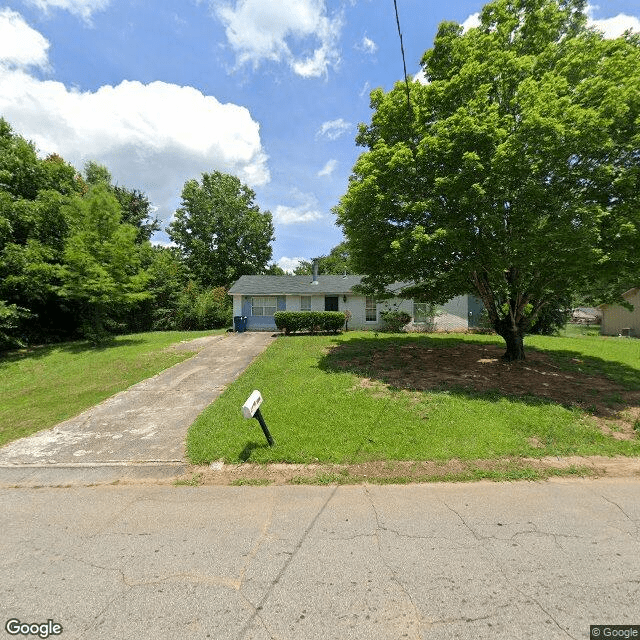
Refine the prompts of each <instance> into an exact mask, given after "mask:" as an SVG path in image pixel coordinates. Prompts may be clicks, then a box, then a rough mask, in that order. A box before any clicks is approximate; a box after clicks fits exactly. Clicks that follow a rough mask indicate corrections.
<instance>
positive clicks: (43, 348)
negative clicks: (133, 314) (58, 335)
mask: <svg viewBox="0 0 640 640" xmlns="http://www.w3.org/2000/svg"><path fill="white" fill-rule="evenodd" d="M143 343H144V338H118V337H117V336H114V337H112V338H109V339H107V340H105V341H104V342H101V343H100V344H98V345H96V344H93V343H92V342H89V341H88V340H79V341H74V342H58V343H54V344H46V345H35V346H32V347H24V348H22V349H15V350H13V351H4V352H0V367H2V366H3V365H7V364H9V363H12V362H19V361H20V360H26V359H35V360H39V359H41V358H46V357H47V356H49V355H51V354H52V353H54V352H62V353H69V354H73V355H76V354H81V353H86V352H92V353H99V352H101V351H106V350H107V349H111V348H113V347H131V346H135V345H140V344H143Z"/></svg>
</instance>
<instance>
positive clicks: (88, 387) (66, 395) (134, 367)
mask: <svg viewBox="0 0 640 640" xmlns="http://www.w3.org/2000/svg"><path fill="white" fill-rule="evenodd" d="M221 332H222V330H221V331H219V332H218V331H216V332H211V331H189V332H177V331H167V332H154V333H140V334H134V335H126V336H119V337H116V338H114V339H113V340H112V341H111V342H109V343H107V344H106V345H104V346H102V347H92V346H91V345H90V344H89V343H87V342H69V343H63V344H56V345H48V346H43V347H35V348H31V349H22V350H19V351H13V352H10V353H5V354H2V355H0V379H1V380H2V383H1V385H0V387H1V389H2V390H1V392H0V393H1V395H0V445H2V444H5V443H7V442H9V441H11V440H15V439H17V438H22V437H24V436H27V435H29V434H31V433H34V432H36V431H40V430H42V429H46V428H48V427H51V426H53V425H55V424H57V423H58V422H61V421H62V420H66V419H67V418H71V417H73V416H75V415H77V414H78V413H80V412H82V411H83V410H84V409H87V408H88V407H91V406H93V405H95V404H97V403H98V402H101V401H102V400H104V399H105V398H108V397H109V396H112V395H113V394H115V393H118V392H119V391H122V390H123V389H126V388H127V387H129V386H131V385H132V384H135V383H137V382H140V381H141V380H144V379H145V378H149V377H151V376H154V375H155V374H157V373H159V372H160V371H162V370H164V369H167V368H168V367H171V366H173V365H174V364H176V363H178V362H181V361H182V360H185V359H186V358H188V357H191V356H192V355H193V354H192V353H189V352H177V351H167V350H165V349H166V348H167V347H168V346H170V345H172V344H176V343H178V342H180V341H182V340H189V339H192V338H197V337H200V336H203V335H210V334H211V333H221Z"/></svg>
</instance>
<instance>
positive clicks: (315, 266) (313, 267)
mask: <svg viewBox="0 0 640 640" xmlns="http://www.w3.org/2000/svg"><path fill="white" fill-rule="evenodd" d="M311 271H312V273H313V280H312V281H311V284H318V258H314V259H313V261H312V263H311Z"/></svg>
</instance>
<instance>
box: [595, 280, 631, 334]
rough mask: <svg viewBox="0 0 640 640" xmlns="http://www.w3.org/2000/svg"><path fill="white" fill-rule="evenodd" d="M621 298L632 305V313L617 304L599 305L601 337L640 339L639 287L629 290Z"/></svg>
mask: <svg viewBox="0 0 640 640" xmlns="http://www.w3.org/2000/svg"><path fill="white" fill-rule="evenodd" d="M622 297H623V298H624V299H625V300H626V301H627V302H629V303H631V304H632V305H633V311H629V309H625V308H624V307H622V306H620V305H619V304H601V305H600V306H599V307H598V309H600V311H602V324H601V325H600V333H601V334H602V335H603V336H621V335H622V336H635V337H640V287H635V288H634V289H629V291H625V292H624V293H623V294H622Z"/></svg>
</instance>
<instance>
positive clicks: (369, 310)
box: [364, 296, 378, 322]
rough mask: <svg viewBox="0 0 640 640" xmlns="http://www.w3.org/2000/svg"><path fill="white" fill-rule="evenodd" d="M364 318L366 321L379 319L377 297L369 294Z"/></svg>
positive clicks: (365, 303) (366, 299)
mask: <svg viewBox="0 0 640 640" xmlns="http://www.w3.org/2000/svg"><path fill="white" fill-rule="evenodd" d="M364 319H365V322H375V321H376V320H377V319H378V312H377V309H376V299H375V298H371V297H370V296H367V297H366V298H365V300H364Z"/></svg>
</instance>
